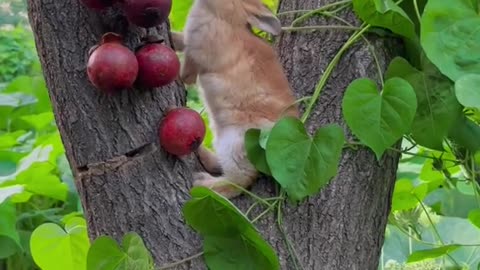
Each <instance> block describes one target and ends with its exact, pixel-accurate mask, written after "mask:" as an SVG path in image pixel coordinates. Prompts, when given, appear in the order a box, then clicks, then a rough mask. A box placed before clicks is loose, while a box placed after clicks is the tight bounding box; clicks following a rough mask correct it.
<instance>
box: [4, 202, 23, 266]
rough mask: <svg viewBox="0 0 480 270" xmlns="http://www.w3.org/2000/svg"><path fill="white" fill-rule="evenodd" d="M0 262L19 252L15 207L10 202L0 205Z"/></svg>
mask: <svg viewBox="0 0 480 270" xmlns="http://www.w3.org/2000/svg"><path fill="white" fill-rule="evenodd" d="M0 217H1V218H0V260H1V259H5V258H8V257H10V256H12V255H13V254H15V253H16V252H17V251H19V250H21V244H20V236H19V234H18V231H17V228H16V223H17V215H16V210H15V205H14V204H13V203H11V202H4V203H0Z"/></svg>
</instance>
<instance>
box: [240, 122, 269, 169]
mask: <svg viewBox="0 0 480 270" xmlns="http://www.w3.org/2000/svg"><path fill="white" fill-rule="evenodd" d="M260 135H261V131H260V130H259V129H249V130H247V132H246V133H245V150H246V152H247V157H248V159H249V160H250V162H251V163H252V164H253V165H254V166H255V168H256V169H257V170H258V171H259V172H262V173H264V174H266V175H272V173H271V171H270V168H269V167H268V163H267V157H266V154H265V150H264V149H263V148H262V146H261V145H260Z"/></svg>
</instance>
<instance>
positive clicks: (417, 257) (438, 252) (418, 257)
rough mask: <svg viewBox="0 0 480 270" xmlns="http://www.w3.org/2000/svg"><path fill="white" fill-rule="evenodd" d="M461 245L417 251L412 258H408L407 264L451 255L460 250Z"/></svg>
mask: <svg viewBox="0 0 480 270" xmlns="http://www.w3.org/2000/svg"><path fill="white" fill-rule="evenodd" d="M459 247H460V245H446V246H443V247H439V248H432V249H424V250H419V251H415V252H413V253H412V254H410V256H408V259H407V262H408V263H411V262H419V261H423V260H427V259H434V258H438V257H441V256H444V255H447V254H449V253H450V252H452V251H454V250H456V249H458V248H459Z"/></svg>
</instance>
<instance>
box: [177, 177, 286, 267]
mask: <svg viewBox="0 0 480 270" xmlns="http://www.w3.org/2000/svg"><path fill="white" fill-rule="evenodd" d="M191 195H192V199H191V200H189V201H188V202H187V203H186V204H185V205H184V207H183V215H184V217H185V220H186V222H187V224H188V225H190V226H191V227H192V228H193V229H194V230H196V231H197V232H198V233H200V234H201V235H202V237H203V239H204V242H203V249H204V257H205V261H206V263H207V266H208V267H209V269H237V270H242V269H246V270H250V269H271V270H275V269H280V265H279V260H278V258H277V256H276V254H275V252H274V250H273V249H272V247H271V246H270V245H269V244H268V243H267V242H266V241H265V240H263V239H262V237H261V236H260V234H259V233H258V232H257V230H256V229H255V227H254V226H253V225H252V224H251V223H250V221H249V220H248V219H247V217H245V215H243V214H242V213H241V212H240V211H239V210H238V209H237V208H236V207H235V206H234V205H233V204H232V203H231V202H230V201H228V200H227V199H225V198H224V197H222V196H220V195H218V194H216V193H215V192H213V191H211V190H210V189H208V188H205V187H195V188H193V189H192V190H191Z"/></svg>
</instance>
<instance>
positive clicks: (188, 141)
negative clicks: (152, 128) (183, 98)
mask: <svg viewBox="0 0 480 270" xmlns="http://www.w3.org/2000/svg"><path fill="white" fill-rule="evenodd" d="M205 132H206V128H205V123H204V122H203V119H202V117H201V116H200V114H199V113H198V112H196V111H194V110H192V109H189V108H175V109H171V110H170V111H168V112H167V115H166V116H165V117H164V118H163V119H162V121H161V123H160V126H159V128H158V136H159V138H160V145H161V146H162V147H163V149H165V151H167V152H168V153H170V154H172V155H176V156H185V155H188V154H190V153H192V152H193V151H195V150H197V149H198V147H199V146H200V145H201V144H202V142H203V139H204V138H205Z"/></svg>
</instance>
